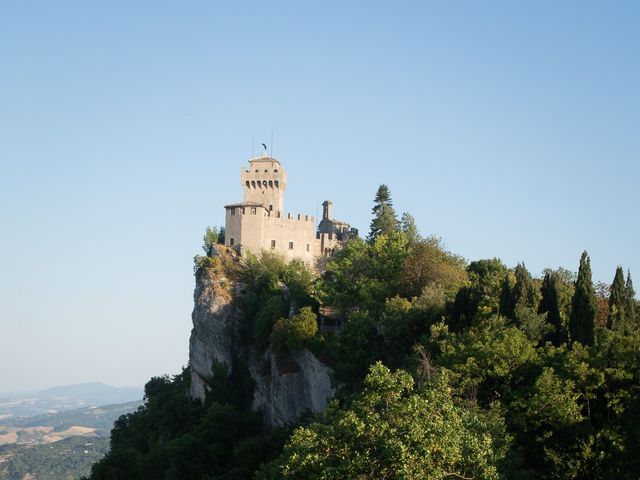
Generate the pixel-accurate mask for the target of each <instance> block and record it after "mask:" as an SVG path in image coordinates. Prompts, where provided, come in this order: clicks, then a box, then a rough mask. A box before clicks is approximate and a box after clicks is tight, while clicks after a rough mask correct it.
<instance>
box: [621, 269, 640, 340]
mask: <svg viewBox="0 0 640 480" xmlns="http://www.w3.org/2000/svg"><path fill="white" fill-rule="evenodd" d="M624 294H625V315H626V318H625V321H626V324H627V325H628V326H629V327H630V328H631V329H634V330H635V329H636V328H637V320H638V312H637V307H636V298H635V297H636V292H635V290H634V289H633V282H632V281H631V271H629V270H627V283H626V285H625V289H624Z"/></svg>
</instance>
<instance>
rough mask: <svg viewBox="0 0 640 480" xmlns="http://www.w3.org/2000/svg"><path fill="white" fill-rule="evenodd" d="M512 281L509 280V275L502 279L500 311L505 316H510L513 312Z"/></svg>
mask: <svg viewBox="0 0 640 480" xmlns="http://www.w3.org/2000/svg"><path fill="white" fill-rule="evenodd" d="M512 310H513V309H512V308H511V282H510V281H509V275H505V276H504V280H503V281H502V289H501V290H500V307H499V310H498V313H499V314H500V315H502V316H503V317H507V318H509V316H510V314H511V312H512Z"/></svg>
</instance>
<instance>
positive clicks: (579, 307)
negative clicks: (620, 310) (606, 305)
mask: <svg viewBox="0 0 640 480" xmlns="http://www.w3.org/2000/svg"><path fill="white" fill-rule="evenodd" d="M575 285H576V289H575V292H574V293H573V298H572V301H571V316H570V317H569V333H570V335H571V340H572V341H576V342H580V343H582V344H584V345H591V344H593V339H594V329H595V318H596V295H595V292H594V289H593V282H592V280H591V260H590V259H589V254H587V252H586V251H584V252H582V256H581V257H580V268H579V269H578V278H577V279H576V284H575Z"/></svg>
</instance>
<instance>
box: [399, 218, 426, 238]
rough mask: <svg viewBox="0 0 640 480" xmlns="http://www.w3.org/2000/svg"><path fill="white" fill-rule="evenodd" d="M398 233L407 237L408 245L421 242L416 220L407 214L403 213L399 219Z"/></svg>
mask: <svg viewBox="0 0 640 480" xmlns="http://www.w3.org/2000/svg"><path fill="white" fill-rule="evenodd" d="M400 231H401V232H402V233H404V234H405V235H406V236H407V240H408V242H409V244H410V245H413V244H414V243H417V242H419V241H420V240H421V237H420V233H418V226H417V225H416V220H415V218H413V215H411V214H410V213H409V212H404V213H403V214H402V217H401V218H400Z"/></svg>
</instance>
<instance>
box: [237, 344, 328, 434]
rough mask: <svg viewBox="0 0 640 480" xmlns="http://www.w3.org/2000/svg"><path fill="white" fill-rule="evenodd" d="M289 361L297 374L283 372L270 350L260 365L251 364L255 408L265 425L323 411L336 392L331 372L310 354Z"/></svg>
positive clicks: (282, 422) (303, 351)
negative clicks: (262, 414) (260, 414)
mask: <svg viewBox="0 0 640 480" xmlns="http://www.w3.org/2000/svg"><path fill="white" fill-rule="evenodd" d="M289 361H291V362H292V364H293V366H294V371H290V372H280V371H279V369H278V365H277V362H276V359H275V356H274V355H273V354H272V353H271V350H270V349H269V350H267V352H266V353H265V354H264V356H263V358H261V360H260V362H255V361H252V362H251V363H250V365H249V370H250V372H251V377H252V378H253V380H254V382H255V390H254V395H253V409H254V410H261V411H262V412H263V413H264V418H265V422H267V423H268V424H269V425H272V426H279V425H284V424H287V423H292V422H295V420H297V419H298V418H300V416H301V415H302V414H304V413H305V412H317V411H320V410H323V409H324V408H325V407H326V406H327V402H328V401H329V399H330V398H331V397H333V395H334V393H335V392H334V389H333V387H332V386H331V369H330V368H329V367H327V366H326V365H324V364H323V363H322V362H320V361H319V360H318V359H317V358H316V357H315V356H314V355H313V354H312V353H311V352H310V351H308V350H300V351H298V352H295V353H293V355H292V358H290V359H289ZM259 366H263V367H266V368H259Z"/></svg>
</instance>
